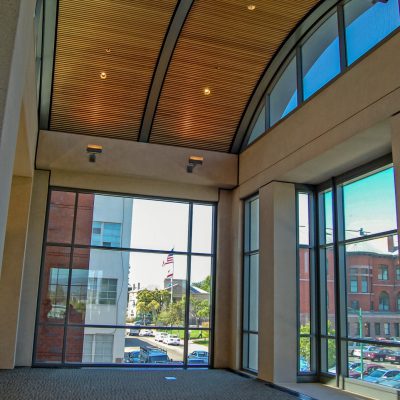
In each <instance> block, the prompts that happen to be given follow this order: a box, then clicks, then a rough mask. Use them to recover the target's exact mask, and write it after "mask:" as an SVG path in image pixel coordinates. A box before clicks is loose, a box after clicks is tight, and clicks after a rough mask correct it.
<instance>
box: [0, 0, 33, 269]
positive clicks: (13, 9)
mask: <svg viewBox="0 0 400 400" xmlns="http://www.w3.org/2000/svg"><path fill="white" fill-rule="evenodd" d="M35 3H36V2H35V0H24V1H19V0H10V1H7V2H1V5H0V34H1V38H2V40H1V41H0V59H1V65H0V171H1V174H0V265H1V264H2V263H1V259H2V254H3V246H4V238H5V232H6V224H7V214H8V206H9V198H10V190H11V181H12V174H13V166H14V158H15V151H16V143H17V136H18V129H19V122H20V111H21V104H22V98H23V94H24V90H25V83H26V76H27V75H28V74H27V71H28V68H29V64H30V57H31V55H32V51H33V49H34V43H33V38H34V34H33V16H34V10H35ZM31 101H34V97H33V98H32V99H31ZM0 273H1V267H0Z"/></svg>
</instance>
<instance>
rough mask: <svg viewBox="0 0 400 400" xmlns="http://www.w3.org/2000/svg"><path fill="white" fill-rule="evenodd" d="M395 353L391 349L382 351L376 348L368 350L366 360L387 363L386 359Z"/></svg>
mask: <svg viewBox="0 0 400 400" xmlns="http://www.w3.org/2000/svg"><path fill="white" fill-rule="evenodd" d="M392 354H393V351H392V350H390V349H380V348H379V347H376V348H375V349H373V350H368V351H366V352H365V353H364V358H366V359H368V360H371V361H385V360H386V357H387V356H389V355H392Z"/></svg>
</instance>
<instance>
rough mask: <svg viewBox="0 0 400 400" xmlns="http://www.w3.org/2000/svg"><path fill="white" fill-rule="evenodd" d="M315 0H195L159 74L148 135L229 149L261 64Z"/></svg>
mask: <svg viewBox="0 0 400 400" xmlns="http://www.w3.org/2000/svg"><path fill="white" fill-rule="evenodd" d="M250 3H251V4H254V5H255V6H256V8H255V10H254V11H249V10H248V9H247V5H248V4H250ZM317 3H318V1H317V0H301V1H299V0H279V1H276V0H262V1H261V0H257V1H254V0H252V1H250V0H249V1H240V0H198V1H196V2H195V3H194V5H193V6H192V9H191V11H190V14H189V16H188V18H187V20H186V23H185V25H184V27H183V30H182V32H181V35H180V37H179V39H178V43H177V46H176V49H175V52H174V55H173V57H172V60H171V64H170V66H169V69H168V72H167V75H166V78H165V81H164V86H163V89H162V92H161V96H160V99H159V103H158V107H157V111H156V115H155V119H154V123H153V128H152V132H151V135H150V142H151V143H159V144H168V145H175V146H185V147H194V148H198V149H206V150H216V151H222V152H228V151H229V149H230V145H231V143H232V140H233V137H234V135H235V132H236V129H237V126H238V124H239V121H240V118H241V115H242V113H243V110H244V108H245V106H246V103H247V101H248V99H249V96H251V94H252V92H253V89H254V87H255V85H256V83H257V81H258V80H259V78H260V76H261V74H262V72H263V71H264V69H265V67H266V65H267V64H268V63H269V61H270V60H271V58H272V57H273V55H274V54H275V52H276V51H277V50H278V48H279V47H280V45H281V44H282V42H283V41H284V40H285V38H286V37H287V36H288V34H289V33H290V32H291V31H292V29H294V27H295V26H296V25H297V24H298V22H299V21H300V20H301V19H302V18H303V17H304V16H305V15H306V14H307V13H308V12H309V11H310V10H311V9H312V8H313V7H314V6H315V5H316V4H317ZM205 87H209V88H210V90H211V94H210V95H209V96H205V95H204V94H203V89H204V88H205Z"/></svg>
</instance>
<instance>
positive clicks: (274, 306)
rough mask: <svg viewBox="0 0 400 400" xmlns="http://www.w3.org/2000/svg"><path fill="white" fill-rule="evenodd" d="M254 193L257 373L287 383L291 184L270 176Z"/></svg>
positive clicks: (292, 320) (291, 350)
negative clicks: (257, 259) (257, 257)
mask: <svg viewBox="0 0 400 400" xmlns="http://www.w3.org/2000/svg"><path fill="white" fill-rule="evenodd" d="M259 199H260V200H259V201H260V264H259V268H260V272H259V273H260V275H259V281H260V282H259V285H260V286H259V290H260V291H259V293H260V296H259V299H260V305H259V336H258V349H259V350H258V351H259V353H258V354H259V360H258V377H259V378H260V379H262V380H266V381H269V382H274V383H290V382H295V381H296V374H297V356H296V355H297V346H296V343H297V334H296V326H297V323H296V309H297V305H296V304H297V296H296V293H297V288H296V286H297V285H296V282H297V280H296V206H295V205H296V198H295V187H294V185H293V184H289V183H280V182H272V183H270V184H268V185H266V186H264V187H262V188H261V189H260V191H259Z"/></svg>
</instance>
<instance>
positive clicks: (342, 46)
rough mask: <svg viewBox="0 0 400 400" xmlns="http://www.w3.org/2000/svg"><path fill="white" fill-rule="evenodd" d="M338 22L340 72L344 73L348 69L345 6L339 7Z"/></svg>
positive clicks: (340, 5)
mask: <svg viewBox="0 0 400 400" xmlns="http://www.w3.org/2000/svg"><path fill="white" fill-rule="evenodd" d="M337 21H338V35H339V54H340V72H341V73H343V72H345V71H346V69H347V50H346V26H345V21H344V9H343V4H338V6H337Z"/></svg>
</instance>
